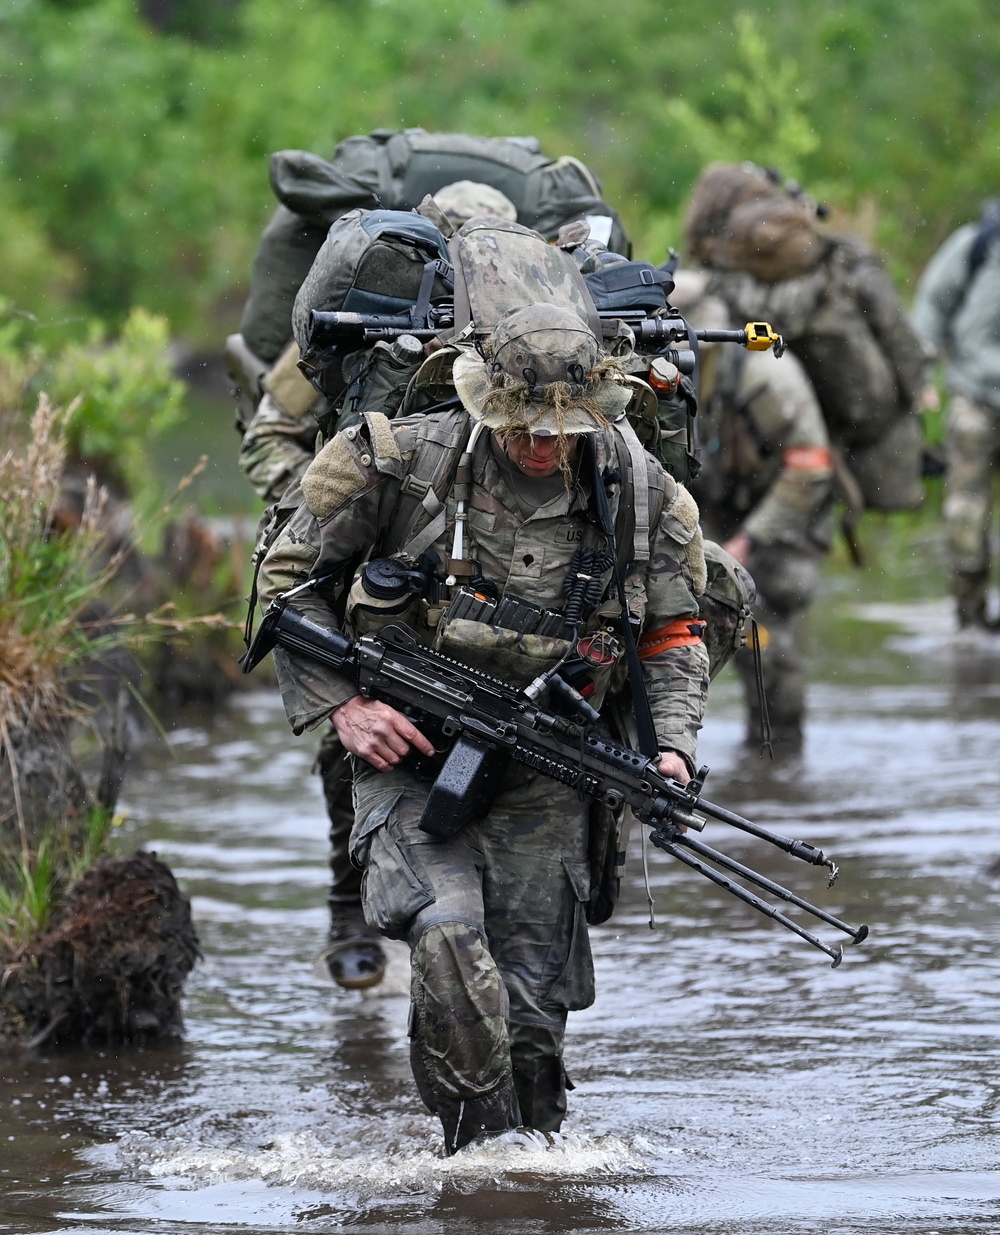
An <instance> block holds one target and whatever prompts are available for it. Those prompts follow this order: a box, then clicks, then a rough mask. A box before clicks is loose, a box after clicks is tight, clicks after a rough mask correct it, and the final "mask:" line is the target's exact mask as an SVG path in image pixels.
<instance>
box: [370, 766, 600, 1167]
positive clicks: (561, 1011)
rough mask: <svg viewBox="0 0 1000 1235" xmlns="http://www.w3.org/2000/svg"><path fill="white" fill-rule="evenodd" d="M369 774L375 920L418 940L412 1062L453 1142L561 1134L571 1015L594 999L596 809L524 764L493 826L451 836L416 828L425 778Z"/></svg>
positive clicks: (393, 934)
mask: <svg viewBox="0 0 1000 1235" xmlns="http://www.w3.org/2000/svg"><path fill="white" fill-rule="evenodd" d="M357 768H358V771H357V775H356V778H355V785H354V792H355V811H356V816H355V825H354V833H353V835H352V838H351V848H352V854H353V856H354V859H355V861H356V862H357V863H358V865H360V866H361V867H362V868H363V870H364V875H363V883H362V899H363V904H364V910H365V916H366V918H367V920H368V922H369V923H370V924H371V925H372V926H375V927H377V928H378V930H379V931H380V932H381V933H382V934H383V935H386V936H388V937H389V938H392V939H405V940H406V941H407V943H408V944H409V946H410V955H411V1008H410V1038H411V1064H412V1067H413V1074H414V1079H415V1080H416V1083H417V1088H418V1090H419V1092H420V1096H421V1098H422V1099H423V1101H424V1102H425V1104H426V1105H427V1107H428V1109H429V1110H431V1111H433V1112H436V1113H437V1115H438V1116H439V1117H440V1119H441V1123H442V1127H443V1129H444V1134H445V1143H446V1148H447V1149H448V1151H449V1152H454V1151H455V1150H456V1149H457V1148H460V1147H461V1146H462V1145H463V1144H466V1143H468V1142H469V1141H471V1140H472V1139H474V1138H475V1137H476V1136H478V1135H480V1134H481V1133H484V1132H496V1131H503V1130H505V1129H507V1128H513V1127H517V1126H518V1125H519V1124H524V1125H526V1126H528V1127H533V1128H536V1129H538V1130H540V1131H557V1130H558V1129H559V1127H560V1124H561V1122H562V1118H563V1116H564V1114H565V1111H566V1089H567V1086H568V1081H567V1079H566V1075H565V1071H564V1069H563V1063H562V1043H563V1036H564V1033H565V1028H566V1014H567V1012H568V1011H571V1010H573V1009H577V1008H586V1007H589V1006H590V1004H591V1003H592V1002H593V999H594V969H593V960H592V957H591V952H590V941H589V937H588V933H587V924H586V919H585V906H586V902H587V897H588V894H589V887H590V872H589V868H588V864H587V816H588V812H587V808H586V806H585V804H584V803H582V802H581V801H580V800H579V798H578V796H577V795H576V793H574V792H573V791H571V790H569V789H567V788H565V787H564V786H562V785H559V784H557V783H556V782H554V781H551V780H549V779H547V778H543V777H534V776H531V775H530V774H528V773H527V772H525V770H524V769H522V768H520V767H517V765H515V767H514V770H513V771H512V772H511V773H510V774H509V775H508V777H507V778H506V780H505V782H504V784H503V786H502V788H501V792H500V793H499V794H498V796H497V799H496V802H495V803H494V806H493V808H492V810H491V811H490V813H489V815H488V816H487V817H486V818H485V819H482V820H480V821H478V822H476V823H472V824H469V825H468V826H467V827H466V828H465V829H463V831H461V832H460V833H459V834H458V835H457V836H455V837H453V838H452V839H451V840H449V841H438V840H435V839H434V838H432V837H430V836H428V835H427V834H426V833H424V832H422V831H420V829H419V826H418V824H419V821H420V816H421V812H422V810H423V806H424V802H425V800H426V796H427V792H428V786H427V785H424V784H420V783H418V782H416V781H415V780H414V779H413V778H412V776H410V775H409V774H408V773H407V772H406V771H404V770H401V769H395V770H393V771H391V772H383V773H377V772H374V771H371V770H370V769H368V768H367V766H366V765H363V764H360V763H359V764H358V765H357Z"/></svg>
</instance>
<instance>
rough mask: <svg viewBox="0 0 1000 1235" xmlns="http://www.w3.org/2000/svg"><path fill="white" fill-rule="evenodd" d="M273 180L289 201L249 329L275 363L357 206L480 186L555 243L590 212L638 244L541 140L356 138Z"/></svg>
mask: <svg viewBox="0 0 1000 1235" xmlns="http://www.w3.org/2000/svg"><path fill="white" fill-rule="evenodd" d="M270 178H271V185H272V188H273V189H274V192H275V195H276V196H277V198H278V200H279V202H280V203H281V205H280V206H279V207H278V210H277V211H276V213H275V214H274V215H273V217H272V218H271V220H270V222H269V223H268V225H267V227H266V228H265V229H264V233H263V235H262V236H261V240H260V244H259V246H258V250H257V254H256V257H255V258H254V264H253V273H252V276H251V284H250V294H249V297H248V299H247V302H246V305H245V306H244V309H243V316H242V320H241V323H240V333H241V334H242V336H243V339H244V341H245V342H246V344H247V346H248V347H249V348H250V349H251V351H252V352H253V353H255V355H257V356H259V357H260V358H261V359H262V360H264V361H267V362H270V361H273V360H274V359H276V357H277V356H278V354H279V353H280V352H281V350H282V348H284V346H285V345H286V343H287V342H288V341H289V339H290V338H291V334H292V332H291V311H292V303H293V301H294V299H295V295H296V293H297V291H298V289H299V287H300V285H301V283H302V280H303V279H304V278H305V277H306V274H307V273H308V271H309V269H310V267H311V265H312V262H313V259H314V258H315V256H316V254H317V253H318V252H319V249H320V247H321V245H322V244H323V242H324V240H325V239H326V235H327V232H328V229H329V227H330V224H331V223H333V222H335V221H336V220H337V219H338V218H340V216H341V215H343V214H345V213H346V212H347V211H349V210H353V209H359V208H360V209H374V208H384V209H392V210H406V209H412V208H415V207H416V206H418V205H419V204H420V202H421V201H422V200H423V198H424V196H425V195H426V194H428V193H431V194H433V193H435V192H437V190H438V189H441V188H443V187H444V186H445V185H447V184H452V183H454V182H455V181H458V180H474V181H478V182H479V183H482V184H488V185H490V186H491V187H493V188H495V189H498V190H499V191H500V192H502V193H504V194H505V195H506V196H507V197H508V198H509V199H510V200H511V202H512V203H513V204H514V206H515V208H516V209H517V213H518V219H519V220H520V221H521V222H522V223H524V224H525V225H527V226H528V227H531V228H534V229H535V230H537V231H539V232H541V233H542V234H543V235H544V236H546V237H552V236H555V235H556V233H557V232H558V231H559V229H560V227H562V226H563V224H565V223H567V222H571V221H572V220H575V219H579V218H581V217H584V216H587V217H590V218H594V219H604V220H607V226H606V230H607V232H608V235H607V237H606V240H607V243H608V245H609V247H611V248H612V249H614V250H615V251H616V252H620V253H628V252H629V247H630V246H629V240H628V237H627V236H626V234H625V231H624V229H623V227H622V224H621V220H620V219H619V217H618V215H617V213H616V212H615V211H614V210H613V209H612V208H611V207H610V206H609V205H608V204H607V203H606V202H605V201H603V199H602V196H601V195H602V189H601V184H600V181H599V180H598V179H597V177H596V176H595V175H594V174H593V172H591V171H590V169H589V168H588V167H586V166H585V165H584V164H583V163H581V162H580V161H579V160H578V159H574V158H571V157H569V156H564V157H563V158H559V159H550V158H548V157H547V156H546V155H544V154H542V153H541V151H540V149H539V146H538V142H537V141H536V140H535V139H534V138H501V137H473V136H470V135H469V134H465V133H428V132H426V131H425V130H423V129H404V130H402V131H395V130H389V129H379V130H376V131H375V132H373V133H371V134H370V135H368V136H358V137H349V138H347V139H346V140H345V141H343V142H341V143H340V145H338V147H337V149H336V151H335V152H334V155H333V158H332V159H331V160H326V159H322V158H320V157H319V156H318V155H315V154H310V153H308V152H307V151H304V150H281V151H278V152H277V153H275V154H273V155H272V156H271V159H270Z"/></svg>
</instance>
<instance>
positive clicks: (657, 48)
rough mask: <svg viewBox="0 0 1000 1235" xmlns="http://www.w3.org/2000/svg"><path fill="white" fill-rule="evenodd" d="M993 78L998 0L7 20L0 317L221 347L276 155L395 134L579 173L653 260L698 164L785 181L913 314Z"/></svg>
mask: <svg viewBox="0 0 1000 1235" xmlns="http://www.w3.org/2000/svg"><path fill="white" fill-rule="evenodd" d="M998 63H1000V16H998V13H997V9H996V6H995V5H994V4H993V3H992V0H949V3H948V4H941V3H940V0H842V2H840V3H831V4H827V5H822V6H818V5H816V4H814V3H812V2H811V0H771V2H767V0H764V2H763V3H757V4H755V5H754V6H752V7H747V8H745V9H743V8H741V7H740V6H732V7H730V6H719V5H712V6H708V5H706V6H699V7H696V6H692V5H690V4H680V3H676V2H675V0H630V2H629V4H628V5H627V6H624V7H622V6H614V7H610V8H609V6H608V5H607V4H606V3H605V2H604V0H575V3H574V4H573V5H572V6H571V7H567V6H565V5H564V4H562V3H557V0H519V2H517V3H514V2H510V0H508V2H504V0H462V2H461V3H460V2H459V0H282V2H281V3H277V2H276V0H199V3H197V4H195V3H192V2H191V0H142V2H141V3H130V2H129V0H6V3H4V4H3V5H2V6H0V78H2V79H3V81H4V83H5V86H4V90H3V92H2V93H0V294H2V295H5V296H6V297H8V298H10V299H12V300H13V301H14V302H15V303H16V305H17V307H18V308H19V309H20V310H22V311H24V312H27V313H32V314H35V315H37V316H38V317H39V318H41V319H42V321H43V322H46V323H48V322H53V323H55V322H59V321H62V320H64V319H65V318H66V317H70V316H72V315H74V314H81V315H94V314H97V315H99V316H101V317H103V318H105V319H106V320H108V321H109V322H110V323H112V324H114V323H117V322H118V321H120V320H121V319H122V318H124V316H125V315H126V314H127V313H128V310H129V308H130V307H131V306H132V305H134V304H142V305H144V306H145V307H146V308H147V309H149V310H152V311H154V312H158V313H164V314H166V315H167V316H168V317H169V319H170V322H171V325H172V328H173V330H174V331H175V332H176V333H177V334H179V335H181V336H183V337H184V338H186V340H187V342H188V343H190V344H192V345H194V346H196V347H201V348H206V349H214V348H217V347H218V345H219V340H220V338H221V336H222V335H223V334H224V333H225V332H227V331H228V330H232V329H234V328H235V326H236V323H237V322H238V312H239V306H240V304H241V302H242V296H243V294H244V292H245V287H246V279H247V274H248V270H249V265H250V260H251V257H252V254H253V250H254V247H255V244H256V240H257V237H258V235H259V231H260V228H261V227H262V225H263V223H264V222H265V221H266V219H267V217H268V215H269V213H270V211H271V209H272V208H273V198H272V197H271V195H270V190H269V187H268V183H267V165H266V157H267V155H268V153H269V152H270V151H272V150H275V149H279V148H282V147H296V146H298V147H305V148H309V149H313V150H316V151H318V152H321V153H329V152H330V151H331V150H332V148H333V145H334V144H335V142H336V141H337V140H338V139H339V138H340V137H343V136H346V135H348V134H351V133H356V132H365V131H367V130H369V129H370V128H374V127H378V126H405V125H423V126H425V127H427V128H437V129H445V130H452V129H466V130H472V131H478V132H482V133H491V134H506V133H534V134H536V135H537V136H538V137H539V138H540V139H541V140H542V142H543V146H544V148H545V149H546V150H547V151H549V152H552V153H556V154H561V153H571V154H574V155H577V156H578V157H580V158H583V159H584V160H585V161H587V162H588V163H590V164H591V165H592V166H593V167H594V168H595V169H596V170H597V171H598V172H599V174H600V175H601V176H602V178H603V180H604V183H605V189H606V194H607V196H608V197H609V199H610V200H611V201H613V202H614V203H615V204H616V205H618V206H619V207H620V209H621V211H622V214H623V216H624V218H625V221H626V224H627V226H628V227H629V229H630V231H631V232H632V234H633V236H634V237H635V239H636V242H637V251H638V252H639V253H640V254H641V255H643V256H649V257H652V258H656V257H658V256H659V255H660V254H662V253H663V251H664V250H665V248H666V246H667V245H669V244H673V245H675V246H680V244H681V227H680V220H681V217H682V210H683V203H684V200H685V198H686V195H687V193H688V192H689V190H690V187H691V184H692V182H693V180H694V178H695V176H696V175H697V173H698V170H699V168H700V167H701V166H702V165H703V164H704V163H705V162H706V161H708V160H710V159H713V158H730V159H732V158H737V159H740V158H751V159H753V160H755V161H757V162H762V163H773V164H776V165H778V166H780V167H781V168H782V169H783V170H784V171H785V172H786V173H787V174H790V175H794V176H796V177H797V178H799V179H800V180H801V181H802V182H803V183H804V184H805V185H806V186H807V187H808V188H809V189H810V191H811V192H812V193H813V194H814V195H815V196H817V197H819V198H821V199H823V200H825V201H827V202H829V203H830V205H831V206H832V207H833V208H834V220H833V221H834V224H835V225H838V226H842V227H846V228H851V229H852V230H855V231H858V232H859V233H861V234H863V235H865V236H866V237H867V238H868V239H870V240H874V241H875V242H876V243H877V244H878V245H879V247H880V248H881V249H882V251H883V252H885V254H886V256H887V258H888V261H889V264H890V268H891V270H892V272H893V275H894V277H895V278H896V279H897V280H898V282H899V285H900V287H901V289H903V290H904V294H906V293H907V292H908V289H909V286H910V285H911V284H912V280H913V279H914V278H915V276H916V275H917V274H918V273H919V271H920V269H921V267H922V265H923V263H924V262H925V261H926V259H927V258H928V257H929V255H930V254H931V252H932V251H933V250H934V248H935V247H936V245H937V244H938V243H939V242H940V240H941V239H942V238H943V237H944V236H945V235H946V234H947V233H948V232H949V230H950V229H951V228H952V227H953V226H955V225H956V224H957V223H959V222H962V221H964V220H965V219H967V218H968V217H972V216H974V215H976V214H977V213H978V210H979V206H980V203H981V200H982V199H983V197H984V196H987V195H989V194H992V193H995V192H996V191H997V185H998V183H1000V176H998V171H1000V74H997V72H996V66H997V64H998Z"/></svg>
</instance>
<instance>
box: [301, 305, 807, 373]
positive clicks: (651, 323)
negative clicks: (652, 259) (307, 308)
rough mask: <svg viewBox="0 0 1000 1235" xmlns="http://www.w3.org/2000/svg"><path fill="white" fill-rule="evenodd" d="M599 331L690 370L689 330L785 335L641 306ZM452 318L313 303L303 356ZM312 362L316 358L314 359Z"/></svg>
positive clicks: (749, 343)
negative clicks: (723, 326)
mask: <svg viewBox="0 0 1000 1235" xmlns="http://www.w3.org/2000/svg"><path fill="white" fill-rule="evenodd" d="M599 316H600V319H601V326H602V334H603V336H604V338H605V339H606V340H615V339H620V338H621V337H622V336H621V328H622V325H624V326H625V327H626V328H627V331H628V333H627V334H626V338H627V339H628V341H629V342H630V344H632V345H633V346H634V348H635V350H636V351H638V352H643V353H645V354H648V355H658V356H664V357H665V358H666V359H667V360H669V361H670V363H671V364H674V365H676V366H677V368H678V370H679V371H680V372H681V373H688V374H690V373H692V372H693V371H694V367H695V364H696V359H697V354H696V352H695V350H694V348H693V347H686V348H676V347H674V346H673V344H675V343H680V342H681V341H682V340H687V341H688V342H689V343H690V342H691V334H692V333H693V334H694V336H695V339H696V340H697V341H698V342H699V343H738V344H739V345H740V346H741V347H745V348H746V349H747V350H748V351H752V352H762V351H768V350H769V349H770V350H773V351H774V354H775V356H780V355H781V354H782V353H783V352H784V350H785V341H784V339H783V338H782V337H781V335H779V334H776V333H775V332H774V330H772V329H771V326H770V324H769V323H768V322H748V323H747V324H746V326H745V328H744V329H743V330H693V331H692V328H691V327H690V326H689V325H688V323H687V322H686V321H685V320H684V319H683V318H682V317H681V315H680V314H679V313H678V312H677V311H676V310H670V311H668V312H667V313H665V314H664V313H646V312H644V311H643V310H641V309H638V310H635V309H615V310H605V311H602V312H601V313H600V314H599ZM453 324H454V312H453V308H452V306H451V305H450V304H447V303H445V304H441V305H432V306H430V307H429V308H428V309H427V312H426V314H424V315H423V316H419V317H415V316H414V314H412V313H400V314H395V315H380V314H375V313H326V312H323V311H322V310H320V309H313V310H312V311H311V312H310V314H309V325H308V329H307V334H306V341H307V345H308V346H307V353H306V354H307V356H311V357H314V358H316V359H317V360H318V357H319V356H320V355H321V354H322V353H324V352H328V351H332V350H334V349H339V350H340V351H351V350H354V349H359V348H363V347H370V346H371V345H372V344H373V343H377V342H378V341H379V340H380V339H389V340H392V339H398V338H400V337H401V336H403V335H412V336H413V337H414V338H416V339H419V340H421V341H422V342H426V341H427V340H429V339H433V338H435V337H436V336H437V335H438V334H440V333H441V331H443V330H447V329H449V328H450V327H451V326H452V325H453ZM314 363H315V360H314Z"/></svg>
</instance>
